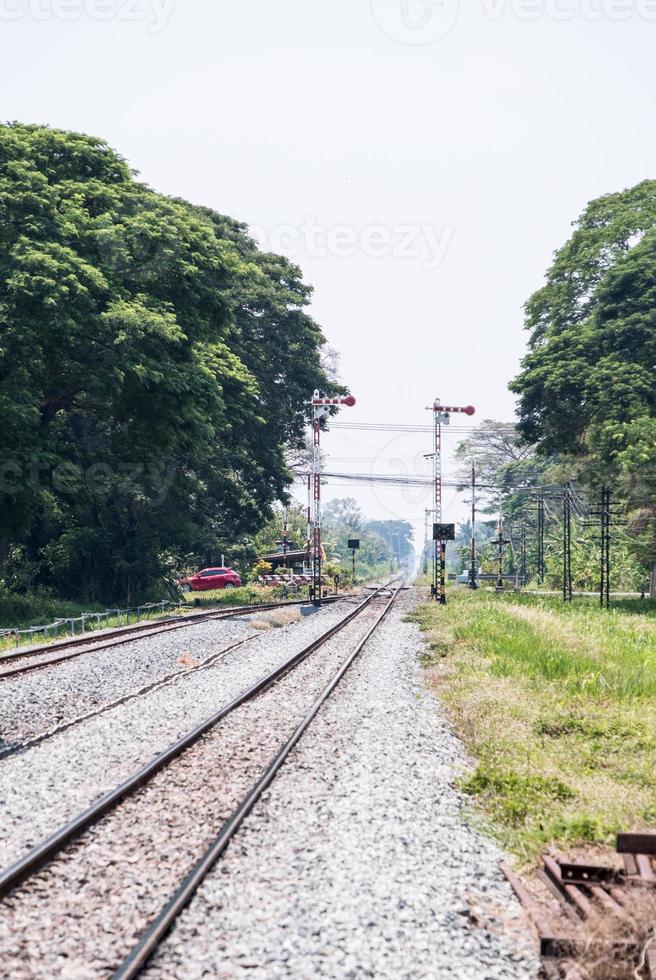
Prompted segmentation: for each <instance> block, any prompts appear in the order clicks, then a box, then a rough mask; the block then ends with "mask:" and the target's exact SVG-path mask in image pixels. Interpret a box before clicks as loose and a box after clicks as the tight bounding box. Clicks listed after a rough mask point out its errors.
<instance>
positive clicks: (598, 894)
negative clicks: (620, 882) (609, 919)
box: [590, 885, 629, 919]
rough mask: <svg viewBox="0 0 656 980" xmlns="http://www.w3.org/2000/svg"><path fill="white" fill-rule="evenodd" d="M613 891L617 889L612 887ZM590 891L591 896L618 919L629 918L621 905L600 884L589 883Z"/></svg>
mask: <svg viewBox="0 0 656 980" xmlns="http://www.w3.org/2000/svg"><path fill="white" fill-rule="evenodd" d="M614 891H617V889H614ZM590 892H591V893H592V897H593V898H594V899H596V901H597V902H599V904H600V905H602V906H603V907H604V908H605V909H606V911H607V912H610V914H611V915H616V916H617V917H618V918H619V919H628V918H629V915H628V914H627V913H626V911H625V910H624V909H623V908H622V905H621V904H620V903H619V902H617V901H615V899H614V898H613V896H612V895H610V894H609V893H608V892H607V891H605V889H603V888H602V887H601V885H590Z"/></svg>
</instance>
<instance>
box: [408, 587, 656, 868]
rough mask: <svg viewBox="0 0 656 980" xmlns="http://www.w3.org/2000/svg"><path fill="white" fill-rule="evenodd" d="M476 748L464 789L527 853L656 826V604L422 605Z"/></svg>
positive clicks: (446, 694)
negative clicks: (607, 606) (607, 608)
mask: <svg viewBox="0 0 656 980" xmlns="http://www.w3.org/2000/svg"><path fill="white" fill-rule="evenodd" d="M415 618H416V620H417V621H418V622H419V624H420V625H421V628H422V629H423V630H424V631H425V632H426V640H427V649H426V658H425V666H426V667H427V668H428V678H429V682H430V684H431V686H433V687H434V688H435V689H436V690H437V691H438V692H439V695H440V697H441V698H442V700H443V701H444V703H445V705H446V707H447V710H448V712H449V714H450V717H451V720H452V722H453V724H454V726H455V728H456V730H457V732H458V734H459V735H460V736H461V737H462V739H463V740H464V742H465V744H466V746H467V749H468V751H469V753H470V754H471V757H472V760H473V764H474V769H473V771H472V772H471V773H470V774H469V775H467V776H466V777H465V778H464V779H463V781H462V788H463V790H464V791H465V792H466V793H467V794H469V795H471V796H472V797H473V798H474V799H476V800H477V802H478V803H480V804H481V805H482V807H483V809H484V811H485V812H486V813H487V815H488V817H489V818H491V821H492V824H493V826H494V828H495V831H496V833H498V835H499V836H500V838H501V839H502V841H503V843H504V844H505V845H506V846H507V847H509V848H510V849H511V850H513V851H514V852H515V853H516V854H517V855H518V856H519V857H520V858H521V859H523V860H524V861H527V862H528V861H531V860H532V859H534V858H535V857H536V856H537V854H538V852H539V851H540V850H541V849H543V847H544V846H545V845H546V844H549V843H552V842H553V843H557V844H560V845H572V844H578V843H586V842H598V843H608V842H610V841H611V839H612V835H613V834H614V833H615V832H616V831H617V830H621V829H627V828H636V827H653V826H654V825H656V769H655V768H654V764H653V763H654V753H655V751H656V609H654V606H653V604H650V603H648V602H640V601H631V600H627V601H626V602H623V603H617V604H616V607H615V608H614V609H612V610H610V611H605V610H600V609H599V607H598V606H597V605H595V603H594V600H586V599H577V600H576V601H575V603H574V604H573V605H572V606H565V605H564V604H563V603H562V601H559V600H558V599H556V598H551V597H540V596H531V595H526V594H519V593H517V594H513V593H507V594H505V595H495V594H492V593H490V592H485V591H481V592H478V593H471V592H469V591H466V590H464V589H463V590H462V591H455V590H454V591H452V593H451V595H450V597H449V604H448V605H447V606H446V607H441V606H438V605H436V604H427V605H424V606H422V607H421V608H420V609H419V610H418V611H417V613H416V614H415Z"/></svg>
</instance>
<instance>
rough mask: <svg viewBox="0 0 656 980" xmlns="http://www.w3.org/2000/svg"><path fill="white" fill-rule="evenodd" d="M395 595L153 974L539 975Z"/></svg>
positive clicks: (458, 751)
mask: <svg viewBox="0 0 656 980" xmlns="http://www.w3.org/2000/svg"><path fill="white" fill-rule="evenodd" d="M418 601H419V594H418V592H417V591H413V592H411V593H405V595H404V596H403V597H402V598H401V599H400V601H399V603H398V604H397V606H396V607H395V609H394V610H393V612H392V614H391V615H390V616H389V618H388V619H387V620H386V621H385V623H384V624H383V626H382V627H381V628H380V630H379V631H378V632H377V633H376V634H375V635H374V637H373V638H372V639H371V640H370V642H369V643H368V644H367V646H366V647H365V650H364V651H363V654H362V656H361V657H360V659H359V660H358V661H357V662H356V664H355V665H354V666H353V667H352V669H351V671H350V672H349V674H348V675H347V677H346V678H345V680H344V681H343V683H342V685H341V686H340V688H338V690H337V691H336V692H335V693H334V695H333V697H332V699H331V700H330V702H329V703H328V704H327V705H326V706H325V707H324V708H323V709H322V711H321V712H320V714H319V716H318V717H317V718H316V719H315V721H314V723H313V725H312V726H311V728H310V730H309V732H308V733H307V734H306V735H305V737H304V739H303V740H302V742H301V743H300V745H299V746H298V747H297V749H296V751H295V753H294V754H293V756H292V757H291V758H290V759H289V760H288V762H287V764H286V766H285V767H284V769H283V771H282V773H281V774H280V775H279V777H278V778H277V779H276V781H275V783H274V784H273V786H272V788H271V789H270V791H269V792H268V794H267V796H266V799H264V800H263V801H262V802H260V804H258V806H257V807H256V809H255V810H254V811H253V813H252V814H251V816H250V817H249V818H248V819H247V821H246V823H245V824H244V827H243V828H242V830H241V831H240V833H239V834H238V835H237V837H236V838H235V840H234V842H233V843H232V844H231V846H230V848H229V850H228V852H227V854H226V855H225V857H224V859H223V860H222V861H221V862H220V863H219V865H218V866H217V868H216V869H215V870H214V872H213V873H212V874H211V875H210V876H209V877H208V879H207V880H206V882H205V883H204V885H203V886H202V888H201V890H200V891H199V893H198V894H197V896H196V897H195V899H194V900H193V902H192V904H191V905H190V906H189V908H188V909H187V910H186V911H185V912H184V913H183V915H182V916H181V918H180V919H179V920H178V925H177V926H176V928H175V930H174V931H173V933H172V934H171V936H170V937H169V939H168V940H167V941H166V942H165V944H164V946H163V947H162V949H161V950H160V952H159V954H158V955H157V957H156V958H155V959H154V960H153V962H152V963H151V965H150V966H149V967H148V969H147V970H146V975H147V976H148V977H150V978H151V980H155V978H158V980H169V978H170V980H173V978H175V980H192V978H193V980H196V978H199V977H224V978H228V977H230V978H232V977H241V976H245V975H248V976H249V977H251V978H254V980H270V978H278V977H293V978H314V977H326V978H336V977H337V978H342V977H346V978H360V977H375V978H377V980H378V978H390V980H392V978H394V980H398V978H438V980H441V978H444V980H447V978H448V980H511V978H512V980H515V978H517V980H519V978H521V980H530V978H534V977H537V976H538V964H537V962H536V959H535V956H534V953H533V950H532V944H531V941H530V938H529V936H528V933H527V930H526V926H525V923H524V919H523V915H522V913H521V910H520V908H519V906H518V905H517V903H516V901H515V900H514V898H513V896H512V893H511V891H510V889H509V887H508V886H507V884H506V883H505V881H504V880H503V878H502V876H501V874H500V872H499V868H498V865H499V860H500V859H501V857H502V854H501V853H500V852H499V850H498V849H497V848H496V846H495V845H494V844H493V843H492V842H491V841H490V840H488V839H487V838H486V837H485V836H483V835H482V834H481V833H480V832H478V831H477V830H476V829H474V828H473V827H472V826H471V825H470V824H469V823H468V822H467V818H466V805H465V802H464V801H463V798H462V797H461V796H460V794H459V793H458V791H457V790H456V789H455V788H454V781H455V779H456V778H457V775H458V773H459V772H461V771H462V769H463V767H464V766H465V765H466V764H467V760H466V757H465V754H464V750H463V748H462V745H461V743H460V742H459V740H458V739H457V738H456V737H455V735H454V734H453V732H452V730H451V729H450V726H449V725H448V723H447V721H446V720H445V717H444V714H443V712H442V710H441V708H440V705H439V702H437V701H436V700H435V698H434V697H433V695H432V694H430V693H429V692H428V691H427V690H426V688H425V687H424V685H423V681H422V676H421V668H420V654H421V650H422V639H421V635H420V632H419V629H418V627H416V626H415V625H414V624H411V623H407V622H405V621H404V614H405V613H406V612H407V611H408V610H409V609H410V608H411V607H412V606H413V605H414V604H416V603H417V602H418Z"/></svg>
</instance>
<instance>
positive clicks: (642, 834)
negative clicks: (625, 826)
mask: <svg viewBox="0 0 656 980" xmlns="http://www.w3.org/2000/svg"><path fill="white" fill-rule="evenodd" d="M617 853H618V854H651V855H656V831H655V830H642V831H631V832H630V833H626V834H618V835H617Z"/></svg>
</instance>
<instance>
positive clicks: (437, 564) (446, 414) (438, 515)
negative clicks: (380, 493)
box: [431, 398, 476, 606]
mask: <svg viewBox="0 0 656 980" xmlns="http://www.w3.org/2000/svg"><path fill="white" fill-rule="evenodd" d="M432 412H433V421H434V430H435V431H434V450H435V451H434V453H433V486H434V500H433V508H434V509H433V548H434V551H433V584H432V586H431V595H432V597H433V598H434V599H436V600H439V602H440V604H441V605H442V606H445V605H446V543H447V541H452V540H453V539H454V537H455V526H454V525H452V524H442V426H443V425H449V424H450V422H451V415H452V414H458V413H461V414H463V415H469V416H472V415H475V414H476V409H475V408H474V406H473V405H466V406H465V407H464V408H462V407H460V406H454V405H442V404H440V400H439V398H436V399H435V401H434V403H433V407H432Z"/></svg>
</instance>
